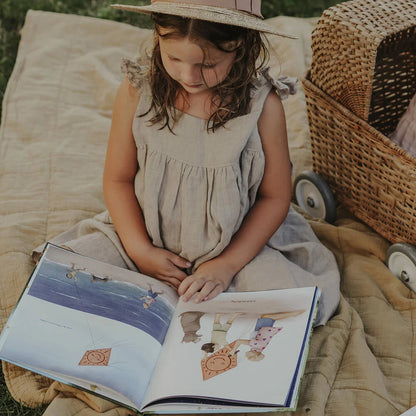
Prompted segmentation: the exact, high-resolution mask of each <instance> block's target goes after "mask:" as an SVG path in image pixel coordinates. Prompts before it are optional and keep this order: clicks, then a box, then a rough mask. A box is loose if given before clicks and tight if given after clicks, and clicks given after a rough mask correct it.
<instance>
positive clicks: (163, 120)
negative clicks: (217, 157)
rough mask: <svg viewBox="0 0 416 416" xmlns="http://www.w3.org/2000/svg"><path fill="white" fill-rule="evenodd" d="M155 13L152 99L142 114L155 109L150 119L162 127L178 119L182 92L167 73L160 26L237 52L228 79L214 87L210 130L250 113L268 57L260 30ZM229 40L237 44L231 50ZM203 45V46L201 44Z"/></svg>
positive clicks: (171, 126)
mask: <svg viewBox="0 0 416 416" xmlns="http://www.w3.org/2000/svg"><path fill="white" fill-rule="evenodd" d="M152 16H153V20H154V23H155V44H154V48H153V53H152V57H151V67H150V84H151V92H152V103H151V106H150V108H149V110H148V111H147V112H146V113H145V114H142V115H146V114H148V113H149V112H150V111H152V110H154V116H153V117H152V118H151V119H150V122H151V123H152V124H157V123H160V124H161V129H163V128H165V127H168V129H169V130H171V131H172V128H173V124H174V122H175V121H176V120H177V118H176V117H177V115H176V114H175V102H176V100H177V98H178V96H179V94H181V93H182V94H183V91H182V87H181V86H180V84H179V83H178V82H176V81H175V80H173V79H172V78H171V77H170V76H169V75H168V73H167V72H166V70H165V68H164V66H163V63H162V58H161V55H160V47H159V30H160V28H165V29H171V30H172V31H171V32H169V33H168V34H167V35H165V36H166V37H179V38H183V37H187V36H189V37H190V39H192V40H194V41H196V42H198V41H200V42H201V43H204V42H209V43H210V44H212V45H213V46H215V47H216V48H218V49H219V50H221V51H223V52H229V53H231V52H235V53H236V56H235V59H234V62H233V64H232V67H231V69H230V72H229V74H228V76H227V77H226V79H225V80H224V81H222V82H221V83H220V84H218V85H216V86H215V87H213V88H212V91H213V99H215V103H216V108H217V110H216V111H215V112H214V113H213V114H212V115H211V117H210V119H209V120H208V123H207V129H208V130H212V131H215V130H216V129H217V128H219V127H221V126H224V124H225V123H226V122H227V121H229V120H231V119H233V118H235V117H239V116H241V115H244V114H247V113H248V112H249V111H250V98H251V90H252V88H253V79H254V77H255V76H256V74H257V71H259V70H260V69H261V68H262V67H263V66H264V64H265V62H266V61H267V59H268V57H269V56H268V51H267V47H266V45H265V43H264V41H263V39H262V37H261V35H260V33H259V32H257V31H255V30H251V29H246V28H242V27H237V26H230V25H223V24H220V23H213V22H206V21H203V20H197V19H188V18H182V17H179V16H173V15H167V14H158V13H155V14H153V15H152ZM227 44H228V45H229V44H233V45H237V46H236V47H235V48H234V49H231V50H230V49H226V45H227ZM201 48H202V49H203V47H202V46H201ZM201 71H202V68H201ZM171 119H172V121H173V124H171Z"/></svg>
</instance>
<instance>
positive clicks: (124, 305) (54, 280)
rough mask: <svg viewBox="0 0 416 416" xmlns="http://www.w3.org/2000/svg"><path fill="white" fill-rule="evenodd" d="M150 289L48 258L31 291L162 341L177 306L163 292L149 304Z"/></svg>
mask: <svg viewBox="0 0 416 416" xmlns="http://www.w3.org/2000/svg"><path fill="white" fill-rule="evenodd" d="M148 292H149V288H140V287H138V286H135V285H133V284H131V283H127V282H118V281H112V280H108V279H106V278H101V277H100V276H94V275H92V274H90V273H88V272H87V271H84V270H77V269H76V267H74V268H71V267H68V266H67V265H64V264H59V263H55V262H51V261H49V260H47V259H45V260H44V261H43V263H42V267H41V268H39V270H38V273H37V275H36V279H35V280H34V281H33V283H32V285H31V287H30V289H29V292H28V294H29V295H30V296H34V297H37V298H39V299H43V300H45V301H48V302H52V303H55V304H58V305H61V306H65V307H67V308H71V309H76V310H79V311H82V312H87V313H90V314H94V315H98V316H102V317H105V318H109V319H114V320H116V321H119V322H123V323H125V324H128V325H131V326H134V327H135V328H138V329H141V330H142V331H145V332H146V333H147V334H149V335H151V336H152V337H153V338H155V339H156V340H157V341H158V342H159V343H160V344H162V343H163V341H164V339H165V335H166V332H167V330H168V328H169V323H170V320H171V319H172V314H173V309H172V307H171V306H170V304H169V303H167V302H165V301H164V300H163V297H162V296H161V295H159V296H157V297H156V298H155V301H154V302H152V303H151V305H150V306H149V307H148V308H146V307H145V306H146V302H145V301H146V297H147V296H148Z"/></svg>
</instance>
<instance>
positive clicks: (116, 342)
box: [0, 245, 177, 407]
mask: <svg viewBox="0 0 416 416" xmlns="http://www.w3.org/2000/svg"><path fill="white" fill-rule="evenodd" d="M176 302H177V295H176V293H175V292H174V291H173V290H172V289H170V288H169V287H167V286H166V285H163V284H161V283H159V282H157V281H156V280H154V279H150V278H148V277H146V276H144V275H140V274H138V273H134V272H130V271H127V270H124V269H120V268H117V267H114V266H110V265H107V264H104V263H101V262H97V261H95V260H92V259H89V258H87V257H84V256H80V255H77V254H75V253H72V252H69V251H66V250H63V249H60V248H58V247H55V246H52V245H48V247H47V250H46V252H45V255H44V256H43V257H42V259H41V261H40V263H39V265H38V266H37V268H36V270H35V272H34V274H33V275H32V278H31V279H30V281H29V284H28V286H27V287H26V289H25V292H24V295H23V296H22V298H21V300H20V302H19V304H18V307H17V308H16V309H15V311H14V312H13V314H12V317H11V319H10V320H9V322H8V324H7V325H6V329H5V331H4V333H3V334H2V337H1V339H0V358H2V359H5V360H7V361H11V362H13V363H15V364H17V365H20V366H22V367H26V368H29V369H32V370H33V371H40V372H42V373H43V374H46V375H48V374H50V376H51V377H52V378H56V377H54V375H56V374H60V375H62V376H60V377H59V379H60V380H61V381H62V380H63V381H65V379H64V377H65V375H66V376H68V377H70V378H68V381H69V382H71V380H77V379H79V380H84V381H85V382H86V383H84V384H83V385H82V387H85V386H87V388H89V389H90V390H92V391H94V392H96V393H102V394H105V393H106V392H107V390H108V389H110V390H114V391H117V392H119V393H120V394H121V395H122V396H124V397H126V398H128V399H129V401H131V402H133V403H135V404H136V405H137V406H138V407H139V406H140V405H141V403H142V400H143V396H144V394H145V392H146V390H147V387H148V384H149V380H150V378H151V376H152V373H153V370H154V366H155V363H156V361H157V359H158V356H159V353H160V350H161V344H162V343H163V341H164V338H165V335H166V332H167V329H168V327H169V323H170V320H171V318H172V314H173V311H174V304H175V303H176ZM48 372H50V373H48ZM100 386H103V387H105V389H104V388H101V387H100ZM101 390H102V391H101ZM111 398H113V399H116V400H117V399H118V400H119V401H121V402H123V400H122V399H121V397H117V398H116V397H111ZM127 403H128V404H129V403H130V402H127Z"/></svg>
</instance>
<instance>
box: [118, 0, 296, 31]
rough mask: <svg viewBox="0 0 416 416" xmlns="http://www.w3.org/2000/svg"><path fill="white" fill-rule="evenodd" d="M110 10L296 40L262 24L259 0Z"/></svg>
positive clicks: (202, 0)
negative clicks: (161, 15) (168, 16)
mask: <svg viewBox="0 0 416 416" xmlns="http://www.w3.org/2000/svg"><path fill="white" fill-rule="evenodd" d="M111 7H113V8H115V9H120V10H127V11H129V12H135V13H145V14H151V13H164V14H172V15H175V16H181V17H185V18H190V19H199V20H208V21H210V22H215V23H222V24H226V25H233V26H241V27H245V28H247V29H254V30H258V31H259V32H265V33H271V34H273V35H278V36H283V37H285V38H291V39H296V37H295V36H292V35H288V34H285V33H281V32H278V31H277V30H275V29H274V28H273V27H272V26H270V25H268V24H267V23H265V22H264V20H263V16H262V15H261V0H178V1H175V0H151V5H150V6H131V5H126V4H112V5H111Z"/></svg>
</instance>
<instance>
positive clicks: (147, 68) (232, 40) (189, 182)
mask: <svg viewBox="0 0 416 416" xmlns="http://www.w3.org/2000/svg"><path fill="white" fill-rule="evenodd" d="M260 2H261V0H251V1H234V0H232V1H231V0H230V1H226V0H180V1H178V2H176V1H174V0H164V1H162V0H152V4H151V5H150V6H143V7H136V6H123V5H114V7H116V8H119V9H125V10H129V11H133V12H139V13H151V14H152V16H153V19H154V22H155V31H154V48H153V52H152V55H151V57H150V58H149V59H141V60H137V61H132V60H124V61H123V70H124V72H125V73H126V75H127V76H126V78H125V80H124V81H123V82H122V84H121V86H120V88H119V90H118V93H117V96H116V100H115V104H114V111H113V120H112V126H111V131H110V138H109V143H108V150H107V157H106V163H105V170H104V197H105V201H106V205H107V208H108V212H105V213H103V214H100V215H98V216H97V217H95V218H93V219H90V220H85V221H83V222H81V223H80V224H78V225H76V226H75V227H73V228H72V229H71V230H69V231H68V232H66V233H64V234H62V235H61V236H59V237H57V238H56V239H55V240H53V241H52V242H54V243H55V244H62V245H65V246H67V247H69V248H70V249H72V250H74V251H77V252H81V253H83V254H85V255H89V256H91V257H95V258H98V259H100V260H103V261H106V262H109V263H113V264H116V265H119V266H122V267H128V268H130V269H133V270H139V271H140V272H142V273H144V274H147V275H149V276H152V277H154V278H156V279H159V280H161V281H163V282H165V283H166V284H168V285H170V286H173V287H175V288H176V289H177V291H178V293H179V295H181V296H182V298H183V299H184V300H185V301H189V300H191V299H192V301H194V302H202V301H206V300H209V299H212V298H214V297H215V296H217V295H218V294H219V293H221V292H223V291H225V290H232V291H248V290H267V289H277V288H290V287H297V286H313V285H317V286H319V287H320V288H321V290H322V292H323V294H322V298H321V302H320V308H319V312H318V318H317V323H318V324H319V323H325V322H326V321H327V320H328V319H329V317H330V316H331V315H332V314H333V312H334V310H335V308H336V306H337V304H338V300H339V274H338V270H337V266H336V262H335V259H334V257H333V255H332V254H331V253H330V252H329V250H327V249H326V248H325V247H324V246H323V245H322V244H321V243H320V242H319V241H318V239H317V238H316V236H315V235H314V234H313V232H312V230H311V228H310V226H309V225H308V223H307V222H306V221H305V220H304V219H303V217H301V216H300V215H299V214H297V213H296V212H295V211H294V210H293V209H292V208H291V207H290V198H291V164H290V159H289V151H288V145H287V137H286V127H285V117H284V111H283V107H282V104H281V100H280V98H279V95H280V96H282V95H284V94H285V93H287V91H288V90H293V85H292V84H290V82H289V85H285V84H283V83H282V82H279V81H276V80H273V79H271V78H270V76H269V75H268V72H267V70H266V71H264V70H263V71H260V70H261V69H263V66H264V63H265V61H266V58H267V49H266V47H265V44H264V43H263V40H262V36H261V33H262V32H266V33H272V34H275V35H280V36H286V35H283V34H280V33H278V32H276V31H275V30H274V29H273V28H272V27H269V26H268V25H267V24H265V23H264V22H263V20H262V18H261V13H260V8H261V4H260ZM289 81H290V80H289ZM276 87H277V94H276V90H275V89H276Z"/></svg>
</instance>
